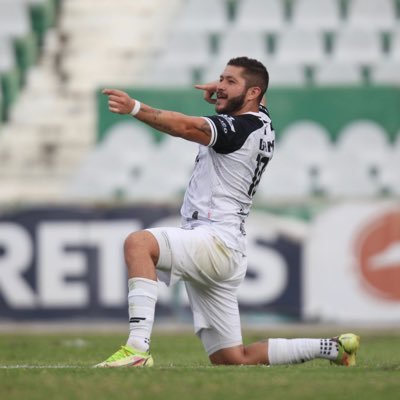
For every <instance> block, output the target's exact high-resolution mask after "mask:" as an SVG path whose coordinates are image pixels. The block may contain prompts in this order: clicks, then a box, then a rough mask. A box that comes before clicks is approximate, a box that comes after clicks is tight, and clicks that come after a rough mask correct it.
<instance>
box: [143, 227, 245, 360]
mask: <svg viewBox="0 0 400 400" xmlns="http://www.w3.org/2000/svg"><path fill="white" fill-rule="evenodd" d="M148 231H149V232H151V233H152V234H153V235H154V236H155V238H156V239H157V242H158V245H159V247H160V258H159V260H158V263H157V265H156V267H157V274H158V278H159V279H160V280H161V281H163V282H165V283H166V284H167V285H172V284H174V283H176V282H177V281H179V280H183V281H184V282H185V286H186V290H187V293H188V297H189V302H190V307H191V309H192V312H193V320H194V328H195V332H196V334H197V335H198V336H199V337H200V339H201V340H202V342H203V345H204V348H205V350H206V351H207V353H208V354H209V355H210V354H212V353H214V352H216V351H217V350H220V349H223V348H228V347H232V346H237V345H240V344H242V333H241V326H240V316H239V307H238V301H237V290H238V288H239V285H240V283H241V282H242V280H243V278H244V276H245V274H246V268H247V258H246V257H245V256H244V255H243V254H242V253H240V252H238V251H235V250H232V249H229V248H227V247H226V246H225V245H224V244H223V243H222V242H221V241H220V240H219V239H218V238H217V236H216V234H215V232H214V231H213V230H212V229H211V228H209V227H208V226H207V225H200V226H197V227H196V228H194V229H183V228H151V229H148Z"/></svg>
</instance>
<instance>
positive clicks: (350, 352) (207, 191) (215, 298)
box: [96, 57, 360, 367]
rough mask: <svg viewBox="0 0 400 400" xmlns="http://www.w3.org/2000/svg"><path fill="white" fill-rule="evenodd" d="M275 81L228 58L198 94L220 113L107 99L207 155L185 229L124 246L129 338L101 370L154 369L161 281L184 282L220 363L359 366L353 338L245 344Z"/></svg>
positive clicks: (115, 94)
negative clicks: (248, 278) (242, 314)
mask: <svg viewBox="0 0 400 400" xmlns="http://www.w3.org/2000/svg"><path fill="white" fill-rule="evenodd" d="M268 81H269V77H268V72H267V70H266V68H265V67H264V66H263V65H262V64H261V63H260V62H259V61H257V60H253V59H249V58H247V57H238V58H234V59H231V60H229V62H228V64H227V66H226V68H225V69H224V71H223V73H222V74H221V76H220V81H219V82H218V83H211V84H206V85H198V86H196V87H197V88H198V89H202V90H205V94H206V96H205V97H204V98H205V99H206V100H207V101H209V102H212V103H215V109H216V110H217V112H218V113H219V114H217V115H213V116H209V117H189V116H186V115H183V114H179V113H174V112H170V111H163V110H156V109H153V108H152V107H150V106H147V105H144V106H143V108H142V106H141V103H140V102H139V101H137V100H133V99H131V98H130V97H129V96H128V95H127V94H126V93H124V92H121V91H118V90H114V89H105V90H104V91H103V93H105V94H107V95H108V96H109V110H110V111H112V112H115V113H120V114H127V113H129V114H131V115H132V116H134V117H136V118H138V119H139V120H141V121H142V122H144V123H146V124H148V125H150V126H152V127H153V128H156V129H159V130H161V131H162V132H165V133H167V134H171V135H173V136H181V137H183V138H185V139H187V140H191V141H194V142H197V143H199V144H200V147H199V152H198V155H197V158H196V165H195V168H194V170H193V174H192V176H191V178H190V181H189V184H188V187H187V190H186V193H185V196H184V201H183V204H182V207H181V215H182V224H181V227H180V228H171V227H166V228H163V227H160V228H153V229H149V230H148V232H143V231H140V232H134V233H133V234H132V235H130V236H128V238H127V240H126V242H125V246H124V254H125V259H126V262H127V267H128V276H129V279H128V288H129V291H128V305H129V330H130V332H129V337H128V340H127V342H126V345H124V346H121V348H120V349H119V350H118V351H116V352H115V353H114V354H112V355H111V356H110V357H109V358H108V359H106V360H105V361H103V362H101V363H100V364H97V365H96V366H97V367H128V366H129V367H130V366H152V365H153V364H154V361H153V357H152V355H151V353H150V336H151V332H152V328H153V322H154V311H155V306H156V302H157V289H158V285H157V282H156V279H157V278H158V279H159V280H162V281H164V282H165V283H167V284H168V285H170V284H173V283H175V282H177V281H178V280H183V281H184V282H185V285H186V289H187V293H188V297H189V302H190V306H191V309H192V312H193V319H194V328H195V332H196V334H197V335H198V336H199V337H200V339H201V341H202V343H203V346H204V348H205V350H206V351H207V353H208V354H209V356H210V361H211V362H212V363H213V364H230V365H239V364H246V365H257V364H269V365H279V364H293V363H302V362H305V361H308V360H312V359H314V358H323V359H328V360H330V361H331V362H333V363H335V364H338V365H346V366H353V365H355V364H356V353H357V350H358V348H359V343H360V338H359V337H358V336H357V335H355V334H352V333H349V334H343V335H340V336H338V337H334V338H330V339H314V338H311V339H307V338H305V339H283V338H276V339H274V338H272V339H271V338H270V339H268V341H259V342H256V343H252V344H250V345H247V346H244V345H243V344H242V334H241V328H240V318H239V309H238V301H237V290H238V288H239V285H240V283H241V282H242V280H243V278H244V276H245V274H246V268H247V257H246V231H245V221H246V218H247V216H248V215H249V212H250V208H251V205H252V199H253V196H254V194H255V192H256V190H257V187H258V184H259V182H260V179H261V176H262V174H263V172H264V170H265V168H266V166H267V164H268V163H269V161H270V160H271V158H272V156H273V152H274V143H275V132H274V129H273V127H272V123H271V118H270V116H269V114H268V111H267V109H266V108H265V107H263V106H259V102H260V99H261V97H262V95H263V94H264V93H265V91H266V89H267V87H268ZM212 93H215V94H216V99H215V101H212V99H211V95H212ZM210 100H211V101H210ZM222 112H225V113H227V114H229V115H225V114H222ZM149 232H150V233H151V234H149ZM154 238H155V239H156V240H154ZM155 262H157V265H154V263H155Z"/></svg>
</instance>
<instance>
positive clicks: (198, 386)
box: [0, 332, 400, 400]
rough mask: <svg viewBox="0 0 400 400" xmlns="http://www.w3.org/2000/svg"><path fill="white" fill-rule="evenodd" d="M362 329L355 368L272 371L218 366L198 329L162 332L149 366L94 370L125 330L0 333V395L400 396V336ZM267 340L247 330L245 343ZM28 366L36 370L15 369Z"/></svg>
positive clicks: (9, 398) (43, 398)
mask: <svg viewBox="0 0 400 400" xmlns="http://www.w3.org/2000/svg"><path fill="white" fill-rule="evenodd" d="M361 334H362V347H361V350H360V352H359V357H358V366H357V367H355V368H344V367H337V366H330V365H329V363H328V362H326V361H323V360H317V361H313V362H309V363H306V364H302V365H295V366H279V367H272V368H269V367H265V366H253V367H243V366H242V367H213V366H211V365H210V364H209V362H208V358H207V357H206V355H205V353H204V351H203V349H202V346H201V343H200V341H199V340H198V339H197V338H196V337H195V336H194V335H193V334H190V333H173V334H172V333H169V334H168V333H156V334H154V335H153V339H152V353H153V356H154V359H155V367H154V368H148V369H146V368H143V369H140V368H135V369H92V368H90V367H91V366H92V365H93V364H96V363H97V362H99V361H102V360H103V359H105V358H107V357H108V356H109V355H110V354H111V353H112V352H114V351H115V350H116V349H117V348H118V346H119V345H120V344H122V343H124V340H125V338H126V337H125V336H124V335H117V334H97V335H95V334H88V333H82V334H0V366H1V368H0V399H2V400H13V399H15V400H17V399H18V400H20V399H29V400H30V399H38V400H39V399H40V400H53V399H57V400H58V399H60V400H63V399H95V400H101V399H118V400H120V399H121V400H122V399H131V400H132V399H163V400H170V399H171V400H172V399H173V400H176V399H178V400H186V399H191V400H192V399H193V400H196V399H206V400H213V399H218V400H221V399H230V400H235V399H243V400H247V399H249V400H253V399H268V400H270V399H324V400H329V399H340V400H344V399H361V400H369V399H382V400H383V399H384V400H390V399H398V398H399V393H400V336H399V335H395V334H391V333H371V332H368V333H363V332H361ZM273 336H275V337H278V336H288V335H287V333H286V335H285V333H279V334H276V333H274V335H273ZM290 336H291V337H294V336H297V335H296V334H295V333H293V332H291V333H290ZM298 336H302V337H318V335H317V334H315V332H314V333H313V332H309V333H308V334H304V332H302V334H301V335H298ZM262 338H263V335H261V334H258V333H257V334H254V333H253V334H250V333H249V334H247V335H246V336H245V342H246V343H249V342H252V341H255V340H259V339H262ZM24 365H25V366H29V367H30V368H15V367H16V366H24ZM5 366H7V367H13V366H14V368H4V367H5ZM33 366H36V367H40V368H31V367H33ZM46 366H53V368H46ZM54 366H59V367H60V368H54Z"/></svg>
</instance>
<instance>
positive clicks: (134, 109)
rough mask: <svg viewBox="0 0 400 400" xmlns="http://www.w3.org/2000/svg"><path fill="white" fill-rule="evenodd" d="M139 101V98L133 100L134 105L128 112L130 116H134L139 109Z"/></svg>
mask: <svg viewBox="0 0 400 400" xmlns="http://www.w3.org/2000/svg"><path fill="white" fill-rule="evenodd" d="M140 106H141V104H140V101H139V100H135V105H134V106H133V108H132V111H131V112H130V113H129V114H130V115H132V117H134V116H135V115H136V114H137V113H138V112H139V111H140Z"/></svg>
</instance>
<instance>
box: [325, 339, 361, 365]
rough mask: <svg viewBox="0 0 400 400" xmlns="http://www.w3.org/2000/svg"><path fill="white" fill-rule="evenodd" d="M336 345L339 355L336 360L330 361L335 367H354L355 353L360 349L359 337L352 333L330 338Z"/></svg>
mask: <svg viewBox="0 0 400 400" xmlns="http://www.w3.org/2000/svg"><path fill="white" fill-rule="evenodd" d="M332 340H333V341H335V342H336V343H337V345H338V350H339V353H338V355H337V357H336V360H334V361H331V362H332V363H334V364H337V365H343V366H345V367H354V366H355V365H356V356H357V351H358V349H359V347H360V337H359V336H357V335H355V334H354V333H344V334H342V335H340V336H337V337H334V338H332Z"/></svg>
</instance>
